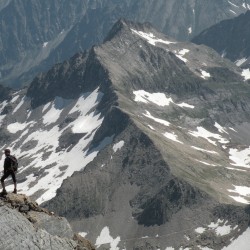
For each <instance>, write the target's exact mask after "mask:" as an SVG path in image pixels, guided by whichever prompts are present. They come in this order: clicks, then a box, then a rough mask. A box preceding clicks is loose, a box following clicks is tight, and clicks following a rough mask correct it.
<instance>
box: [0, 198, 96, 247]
mask: <svg viewBox="0 0 250 250" xmlns="http://www.w3.org/2000/svg"><path fill="white" fill-rule="evenodd" d="M0 221H1V230H0V249H2V250H7V249H12V250H17V249H39V250H42V249H44V250H49V249H51V250H55V249H58V250H62V249H65V250H66V249H78V250H93V249H94V247H93V246H92V245H91V243H90V242H89V241H88V240H86V239H84V238H83V237H81V236H80V235H77V234H74V233H73V231H72V229H71V227H70V225H69V223H68V222H67V220H66V219H65V218H62V217H59V216H56V215H54V213H52V212H49V211H48V210H47V209H44V208H42V207H40V206H38V205H37V203H36V202H34V201H32V200H31V199H30V198H29V197H27V196H25V195H23V194H8V195H6V196H4V197H1V198H0Z"/></svg>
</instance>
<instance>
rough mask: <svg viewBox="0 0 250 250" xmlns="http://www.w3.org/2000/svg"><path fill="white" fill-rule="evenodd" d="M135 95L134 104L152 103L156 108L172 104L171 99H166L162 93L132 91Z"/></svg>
mask: <svg viewBox="0 0 250 250" xmlns="http://www.w3.org/2000/svg"><path fill="white" fill-rule="evenodd" d="M133 94H134V95H135V99H134V100H135V101H136V102H143V103H149V102H152V103H154V104H156V105H158V106H162V107H164V106H168V105H169V104H170V103H173V100H172V98H171V97H170V98H167V97H166V95H165V94H164V93H149V92H146V91H144V90H138V91H133Z"/></svg>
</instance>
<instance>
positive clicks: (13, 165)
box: [8, 155, 18, 172]
mask: <svg viewBox="0 0 250 250" xmlns="http://www.w3.org/2000/svg"><path fill="white" fill-rule="evenodd" d="M8 157H9V158H10V160H11V169H12V170H13V171H14V172H16V171H17V169H18V161H17V158H16V157H15V156H14V155H9V156H8Z"/></svg>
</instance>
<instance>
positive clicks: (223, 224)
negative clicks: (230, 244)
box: [194, 219, 238, 236]
mask: <svg viewBox="0 0 250 250" xmlns="http://www.w3.org/2000/svg"><path fill="white" fill-rule="evenodd" d="M237 227H238V226H235V227H232V226H231V225H229V224H228V221H224V220H220V219H218V220H217V222H211V223H210V224H209V225H207V226H205V227H198V228H196V229H195V230H194V231H195V232H196V233H198V234H203V233H204V232H205V231H206V230H210V231H211V230H212V231H214V232H215V233H216V234H217V235H218V236H224V235H227V234H230V233H231V231H232V230H235V229H236V228H237Z"/></svg>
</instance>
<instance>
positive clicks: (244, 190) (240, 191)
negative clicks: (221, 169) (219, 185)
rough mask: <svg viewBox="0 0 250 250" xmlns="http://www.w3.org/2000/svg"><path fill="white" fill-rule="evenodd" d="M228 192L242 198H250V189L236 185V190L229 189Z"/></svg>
mask: <svg viewBox="0 0 250 250" xmlns="http://www.w3.org/2000/svg"><path fill="white" fill-rule="evenodd" d="M228 191H229V192H231V193H237V194H239V195H240V196H246V197H250V187H245V186H235V185H234V189H228Z"/></svg>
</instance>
